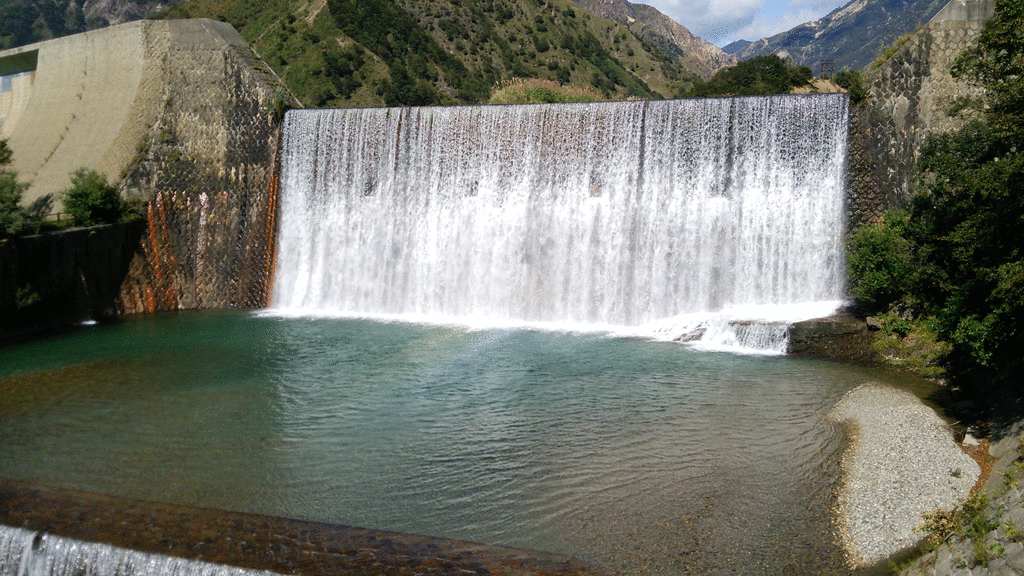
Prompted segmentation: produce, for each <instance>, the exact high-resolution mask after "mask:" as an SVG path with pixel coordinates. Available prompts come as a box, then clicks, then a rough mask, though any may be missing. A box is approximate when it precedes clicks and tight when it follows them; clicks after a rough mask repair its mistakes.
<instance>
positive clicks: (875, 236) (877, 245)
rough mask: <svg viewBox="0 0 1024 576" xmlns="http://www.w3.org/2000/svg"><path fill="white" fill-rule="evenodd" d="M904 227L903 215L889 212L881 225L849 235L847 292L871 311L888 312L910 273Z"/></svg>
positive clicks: (911, 264)
mask: <svg viewBox="0 0 1024 576" xmlns="http://www.w3.org/2000/svg"><path fill="white" fill-rule="evenodd" d="M908 226H909V217H908V215H907V214H906V213H905V212H890V213H888V214H886V215H885V219H884V220H883V221H882V222H880V223H878V224H873V225H866V226H862V227H860V228H859V229H858V230H857V231H856V232H854V233H853V234H851V235H850V239H849V242H848V243H847V257H846V262H847V268H848V275H849V278H850V285H851V286H850V287H851V291H852V292H853V295H854V297H855V298H857V300H858V302H860V303H861V304H864V305H867V306H868V307H869V308H870V309H871V310H873V311H874V310H888V309H889V307H890V306H891V305H892V304H895V303H896V302H897V301H899V300H900V298H901V297H903V296H904V293H905V287H906V283H907V281H908V279H909V278H910V276H911V275H912V274H913V272H914V268H915V266H914V256H913V250H912V246H911V243H910V241H909V240H907V238H906V236H907V228H908Z"/></svg>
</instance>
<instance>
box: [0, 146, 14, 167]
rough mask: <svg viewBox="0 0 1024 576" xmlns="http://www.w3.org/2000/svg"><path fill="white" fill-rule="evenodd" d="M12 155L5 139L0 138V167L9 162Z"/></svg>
mask: <svg viewBox="0 0 1024 576" xmlns="http://www.w3.org/2000/svg"><path fill="white" fill-rule="evenodd" d="M12 156H13V153H12V152H11V148H10V147H9V146H8V145H7V140H0V167H3V166H7V165H8V164H10V163H11V158H12Z"/></svg>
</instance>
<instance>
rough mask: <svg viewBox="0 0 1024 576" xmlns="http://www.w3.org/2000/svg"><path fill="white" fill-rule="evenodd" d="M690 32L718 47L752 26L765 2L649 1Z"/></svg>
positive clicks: (748, 0) (736, 0)
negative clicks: (724, 40)
mask: <svg viewBox="0 0 1024 576" xmlns="http://www.w3.org/2000/svg"><path fill="white" fill-rule="evenodd" d="M645 3H648V4H650V5H651V6H654V7H655V8H657V9H658V10H661V11H662V12H664V13H665V14H666V15H668V16H669V17H670V18H672V19H673V20H675V21H676V22H679V23H680V24H682V25H683V26H685V27H686V28H687V29H688V30H690V32H693V33H694V34H696V35H697V36H700V37H701V38H704V39H705V40H708V41H709V42H714V43H718V41H719V40H721V39H724V38H727V37H731V36H732V35H733V34H734V33H735V32H736V31H737V30H740V29H743V28H744V27H746V26H748V25H749V24H750V23H751V22H753V20H754V18H755V16H756V15H757V13H758V11H760V10H761V7H762V5H763V4H764V0H698V1H696V2H692V1H686V0H648V1H647V2H645Z"/></svg>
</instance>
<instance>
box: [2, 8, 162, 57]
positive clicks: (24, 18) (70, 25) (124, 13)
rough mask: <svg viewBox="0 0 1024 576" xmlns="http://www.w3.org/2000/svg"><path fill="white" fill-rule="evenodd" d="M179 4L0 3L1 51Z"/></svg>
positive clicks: (145, 16) (143, 15) (110, 24)
mask: <svg viewBox="0 0 1024 576" xmlns="http://www.w3.org/2000/svg"><path fill="white" fill-rule="evenodd" d="M179 1H180V0H8V1H4V2H0V50H4V49H7V48H14V47H16V46H24V45H25V44H31V43H33V42H39V41H41V40H50V39H53V38H60V37H63V36H68V35H71V34H78V33H79V32H85V31H86V30H94V29H96V28H103V27H106V26H112V25H114V24H121V23H123V22H130V21H133V20H141V19H143V18H148V17H149V16H151V15H153V14H155V13H156V12H159V11H161V10H165V9H167V8H169V7H170V6H172V5H174V4H175V3H177V2H179Z"/></svg>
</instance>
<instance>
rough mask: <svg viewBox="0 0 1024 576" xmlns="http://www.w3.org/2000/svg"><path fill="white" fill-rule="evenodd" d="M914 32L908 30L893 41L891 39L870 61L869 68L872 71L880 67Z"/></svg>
mask: <svg viewBox="0 0 1024 576" xmlns="http://www.w3.org/2000/svg"><path fill="white" fill-rule="evenodd" d="M916 32H917V31H916V30H915V31H914V32H910V33H908V34H904V35H902V36H900V37H899V38H897V39H896V40H895V41H893V43H892V44H890V45H888V46H886V47H885V48H884V49H883V50H882V51H881V52H880V53H879V54H878V57H876V58H875V61H874V62H872V63H871V68H870V69H871V70H872V71H874V70H878V69H879V68H881V67H882V65H883V64H885V63H886V62H888V61H889V59H890V58H892V57H893V56H894V55H896V53H897V52H899V51H900V48H903V45H904V44H906V43H907V42H909V41H910V39H911V38H913V37H914V34H915V33H916Z"/></svg>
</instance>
